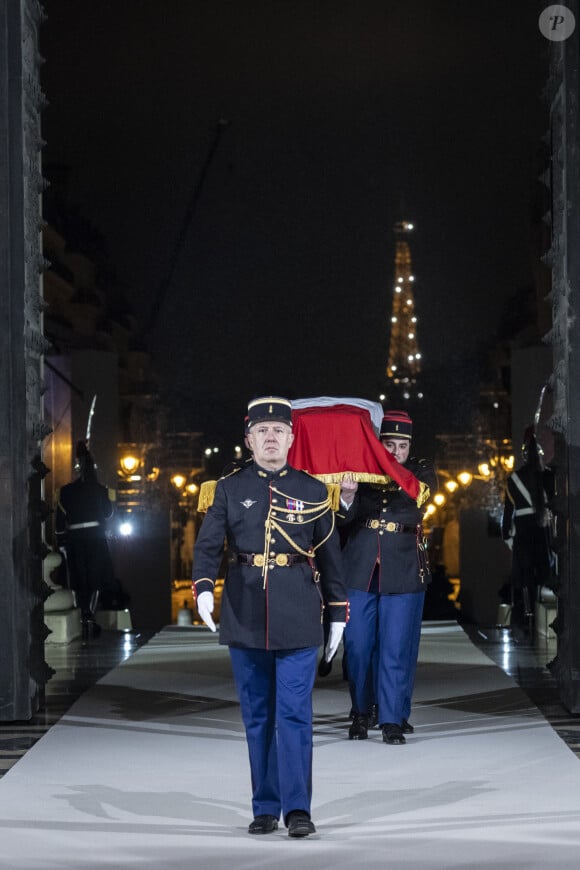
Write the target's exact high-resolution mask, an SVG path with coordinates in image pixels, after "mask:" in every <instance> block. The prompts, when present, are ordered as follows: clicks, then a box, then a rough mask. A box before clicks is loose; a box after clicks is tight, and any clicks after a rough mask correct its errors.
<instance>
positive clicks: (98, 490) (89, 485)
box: [56, 479, 113, 540]
mask: <svg viewBox="0 0 580 870" xmlns="http://www.w3.org/2000/svg"><path fill="white" fill-rule="evenodd" d="M112 515H113V505H112V503H111V500H110V499H109V493H108V490H107V487H106V486H103V485H102V484H100V483H98V482H97V481H82V480H80V479H79V480H75V481H74V483H67V484H66V486H63V487H62V489H61V491H60V494H59V499H58V504H57V508H56V534H57V535H58V536H59V537H60V536H62V535H66V536H67V537H68V538H69V540H70V538H71V536H72V537H74V538H76V537H79V538H102V537H104V536H105V531H106V529H105V520H108V519H109V518H110V517H111V516H112ZM71 526H72V527H73V528H72V529H71ZM75 527H76V528H75Z"/></svg>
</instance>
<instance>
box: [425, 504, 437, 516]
mask: <svg viewBox="0 0 580 870" xmlns="http://www.w3.org/2000/svg"><path fill="white" fill-rule="evenodd" d="M436 510H437V508H436V507H435V505H434V504H428V505H427V507H426V508H425V513H426V514H427V516H428V517H430V516H431V515H432V514H434V513H435V511H436Z"/></svg>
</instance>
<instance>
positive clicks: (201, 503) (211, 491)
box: [197, 480, 218, 513]
mask: <svg viewBox="0 0 580 870" xmlns="http://www.w3.org/2000/svg"><path fill="white" fill-rule="evenodd" d="M217 483H218V482H217V480H204V482H203V483H202V485H201V486H200V488H199V499H198V502H197V509H198V511H201V512H202V513H205V512H206V511H207V510H208V509H209V508H210V507H211V506H212V504H213V500H214V498H215V488H216V486H217Z"/></svg>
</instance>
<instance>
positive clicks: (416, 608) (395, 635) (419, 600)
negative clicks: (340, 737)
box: [344, 589, 425, 724]
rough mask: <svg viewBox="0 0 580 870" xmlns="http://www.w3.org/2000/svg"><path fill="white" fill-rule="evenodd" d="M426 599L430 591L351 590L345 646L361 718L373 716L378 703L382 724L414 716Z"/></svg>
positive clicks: (352, 694) (349, 678) (354, 694)
mask: <svg viewBox="0 0 580 870" xmlns="http://www.w3.org/2000/svg"><path fill="white" fill-rule="evenodd" d="M424 600H425V593H424V592H411V593H399V594H392V595H379V594H378V593H376V592H361V591H359V590H357V589H349V603H350V616H349V621H348V623H347V626H346V630H345V633H344V644H345V649H346V655H347V669H348V680H349V686H350V694H351V700H352V707H353V710H354V712H355V713H368V712H369V711H370V709H371V707H372V705H373V703H375V702H376V703H377V704H378V708H379V710H378V715H379V723H380V724H383V723H385V722H393V723H396V724H400V723H401V722H402V720H403V719H407V718H408V717H409V714H410V708H411V696H412V694H413V686H414V682H415V671H416V667H417V654H418V650H419V637H420V630H421V617H422V613H423V603H424ZM375 670H376V673H375V679H374V680H373V671H375ZM373 683H374V685H373Z"/></svg>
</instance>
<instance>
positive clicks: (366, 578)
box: [337, 458, 437, 595]
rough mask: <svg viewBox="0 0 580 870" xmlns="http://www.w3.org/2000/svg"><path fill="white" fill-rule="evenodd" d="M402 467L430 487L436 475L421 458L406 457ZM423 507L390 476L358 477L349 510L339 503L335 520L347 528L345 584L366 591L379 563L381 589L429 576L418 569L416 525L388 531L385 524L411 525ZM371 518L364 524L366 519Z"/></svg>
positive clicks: (405, 587) (417, 586) (411, 585)
mask: <svg viewBox="0 0 580 870" xmlns="http://www.w3.org/2000/svg"><path fill="white" fill-rule="evenodd" d="M404 465H405V468H408V469H409V471H412V472H413V474H414V475H415V477H417V479H418V480H420V481H422V482H423V483H426V484H427V486H428V487H429V489H430V491H431V492H432V493H433V492H435V490H436V489H437V476H436V474H435V470H434V468H433V465H432V464H431V463H430V462H427V460H425V459H414V458H411V459H408V460H407V462H405V464H404ZM422 516H423V510H422V509H421V508H418V507H417V503H416V501H415V500H414V499H412V498H411V496H409V495H407V493H406V492H404V491H403V490H402V489H401V487H400V486H399V484H398V483H396V482H395V481H394V480H392V481H390V482H389V483H386V484H383V483H379V484H372V483H361V484H360V485H359V487H358V489H357V491H356V493H355V497H354V501H353V503H352V505H351V507H350V510H348V511H346V510H345V509H344V508H343V506H342V505H341V507H340V509H339V511H338V515H337V522H338V524H339V525H340V526H341V527H343V528H341V532H342V533H343V534H345V533H346V542H345V544H344V550H343V556H344V566H345V573H346V577H347V581H348V586H349V588H351V589H358V590H361V591H363V592H367V591H368V589H369V586H370V583H371V579H372V577H373V574H374V570H375V566H378V580H379V592H380V593H381V594H382V595H386V594H390V593H401V592H422V591H423V590H424V589H425V585H426V584H427V583H429V582H430V581H431V576H430V574H425V575H424V576H423V577H421V575H420V567H421V565H420V562H419V557H418V551H417V545H418V543H422V534H421V533H419V539H418V536H417V534H416V532H415V531H392V532H391V531H388V530H387V528H385V524H388V523H396V524H399V525H404V526H406V527H409V528H410V529H416V527H417V526H420V524H421V521H422ZM372 520H376V521H383V522H381V523H380V524H379V523H376V525H377V528H369V527H368V523H367V521H372Z"/></svg>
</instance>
